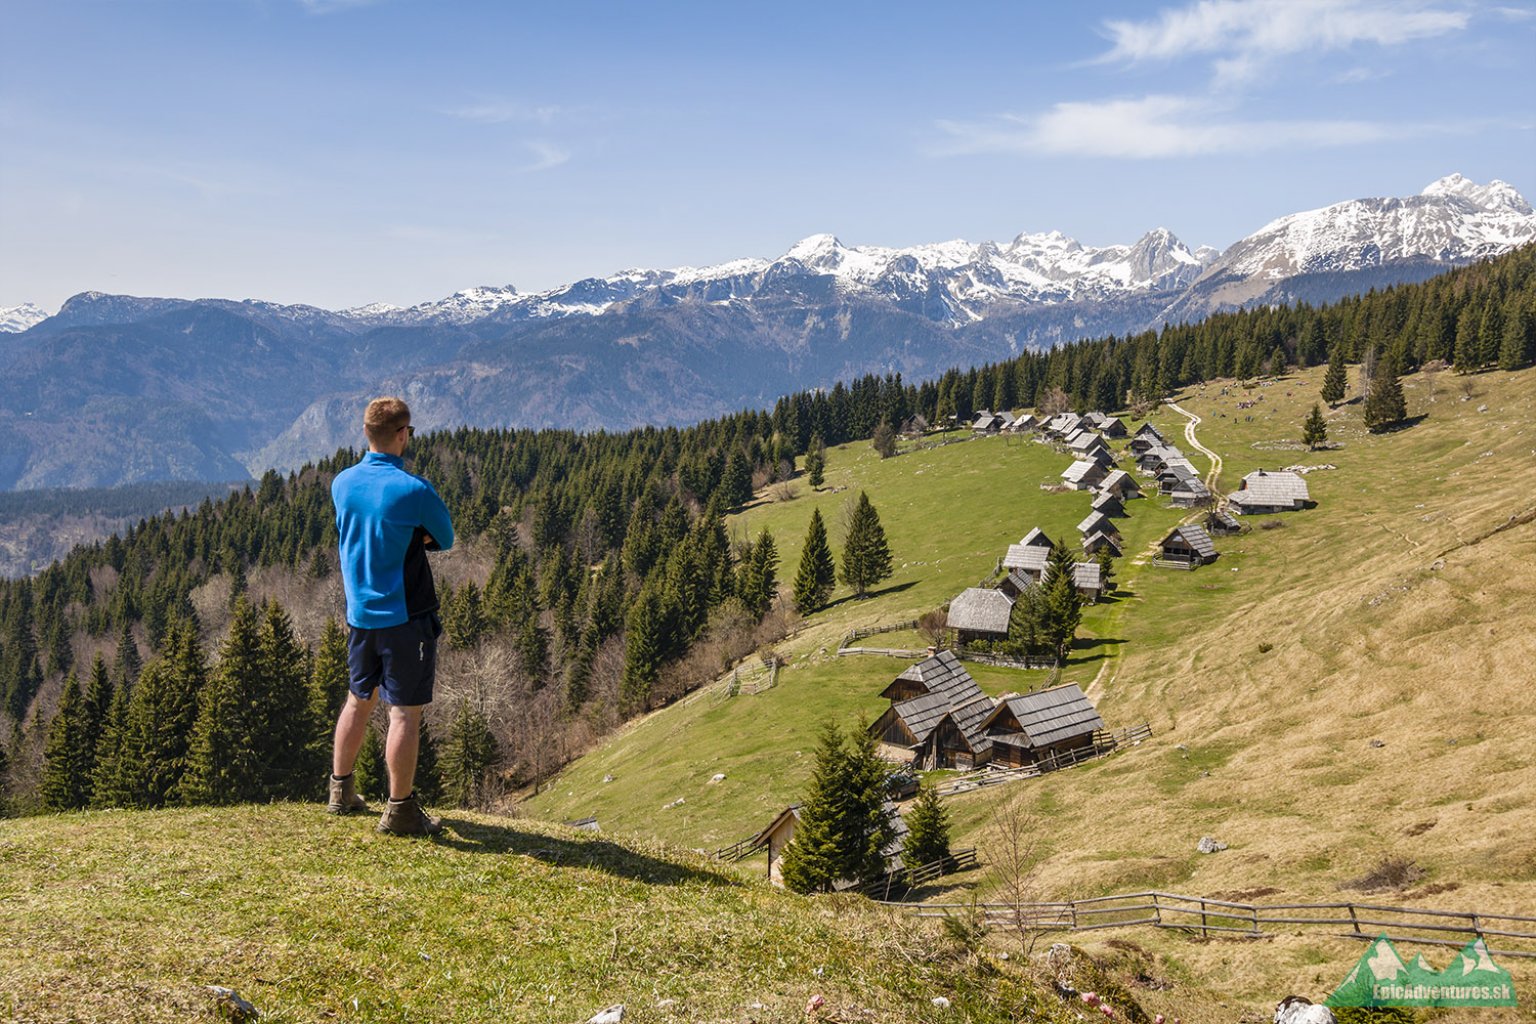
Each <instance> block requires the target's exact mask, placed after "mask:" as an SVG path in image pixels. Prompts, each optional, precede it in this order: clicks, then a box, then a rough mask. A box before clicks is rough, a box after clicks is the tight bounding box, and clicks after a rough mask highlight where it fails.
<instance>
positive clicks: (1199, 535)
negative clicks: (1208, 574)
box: [1163, 523, 1216, 558]
mask: <svg viewBox="0 0 1536 1024" xmlns="http://www.w3.org/2000/svg"><path fill="white" fill-rule="evenodd" d="M1175 535H1177V536H1179V537H1181V538H1183V540H1184V543H1185V544H1188V545H1189V546H1190V548H1191V549H1193V550H1194V552H1195V554H1197V555H1199V556H1200V557H1201V558H1215V557H1216V542H1215V541H1213V540H1211V535H1210V534H1208V533H1206V532H1205V527H1203V526H1196V525H1195V524H1194V523H1186V524H1184V525H1183V526H1178V527H1175V528H1174V529H1173V530H1172V531H1170V532H1169V534H1168V536H1166V537H1164V538H1163V544H1167V543H1168V542H1169V541H1170V540H1172V539H1173V538H1174V536H1175Z"/></svg>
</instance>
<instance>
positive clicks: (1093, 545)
mask: <svg viewBox="0 0 1536 1024" xmlns="http://www.w3.org/2000/svg"><path fill="white" fill-rule="evenodd" d="M1101 548H1109V550H1110V551H1112V552H1114V555H1115V557H1116V558H1119V557H1120V556H1121V555H1123V554H1125V551H1124V550H1123V549H1122V548H1121V547H1120V541H1119V535H1118V534H1113V533H1090V534H1089V535H1088V536H1086V537H1084V538H1083V552H1084V553H1085V554H1089V555H1091V554H1094V553H1095V552H1097V551H1099V550H1100V549H1101Z"/></svg>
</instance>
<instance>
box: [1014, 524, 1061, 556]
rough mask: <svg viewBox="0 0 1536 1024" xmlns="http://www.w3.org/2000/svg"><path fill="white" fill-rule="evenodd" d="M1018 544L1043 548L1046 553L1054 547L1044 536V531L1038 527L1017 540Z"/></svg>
mask: <svg viewBox="0 0 1536 1024" xmlns="http://www.w3.org/2000/svg"><path fill="white" fill-rule="evenodd" d="M1019 543H1020V544H1029V545H1031V546H1033V547H1039V548H1045V549H1046V550H1047V551H1049V550H1050V549H1051V548H1053V547H1055V546H1056V545H1055V544H1054V543H1053V542H1052V541H1051V538H1049V537H1047V536H1046V535H1045V531H1044V530H1042V529H1040V527H1038V526H1037V527H1035V528H1034V529H1032V530H1030V531H1029V532H1028V533H1026V534H1025V535H1024V536H1023V537H1021V538H1020V539H1019Z"/></svg>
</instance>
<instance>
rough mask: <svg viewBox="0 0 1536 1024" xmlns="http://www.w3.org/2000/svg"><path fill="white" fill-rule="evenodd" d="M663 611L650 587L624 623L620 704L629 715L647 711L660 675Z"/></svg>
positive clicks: (645, 590)
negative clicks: (647, 705)
mask: <svg viewBox="0 0 1536 1024" xmlns="http://www.w3.org/2000/svg"><path fill="white" fill-rule="evenodd" d="M662 628H663V623H662V609H661V601H660V599H659V598H658V597H657V594H656V588H655V587H654V586H651V585H647V586H646V587H644V588H643V589H642V590H641V591H640V596H639V597H638V598H637V599H636V600H635V603H634V604H633V605H632V606H631V607H630V610H629V615H628V617H627V618H626V620H625V623H624V671H623V675H622V677H621V678H620V681H619V700H620V703H621V705H622V706H623V708H624V709H625V710H626V711H627V712H633V711H636V710H639V709H641V708H644V707H645V706H646V704H647V702H648V701H649V700H650V696H651V687H652V686H654V685H655V684H656V680H657V678H658V677H659V675H660V673H661V648H662V635H661V634H662Z"/></svg>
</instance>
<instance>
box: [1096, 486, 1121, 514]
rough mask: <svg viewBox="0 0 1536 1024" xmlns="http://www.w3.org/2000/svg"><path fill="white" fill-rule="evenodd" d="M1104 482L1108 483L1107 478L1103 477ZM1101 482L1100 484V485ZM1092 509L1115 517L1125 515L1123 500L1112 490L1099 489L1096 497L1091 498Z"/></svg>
mask: <svg viewBox="0 0 1536 1024" xmlns="http://www.w3.org/2000/svg"><path fill="white" fill-rule="evenodd" d="M1104 483H1105V484H1107V483H1109V478H1108V477H1105V478H1104ZM1102 486H1103V484H1101V485H1100V487H1102ZM1093 510H1094V511H1095V512H1098V513H1100V514H1101V515H1106V516H1109V517H1110V518H1117V517H1121V516H1124V515H1125V502H1124V501H1122V500H1121V498H1120V495H1118V494H1116V493H1115V492H1114V491H1108V490H1101V491H1100V492H1099V494H1098V497H1096V498H1094V499H1093Z"/></svg>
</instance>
